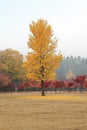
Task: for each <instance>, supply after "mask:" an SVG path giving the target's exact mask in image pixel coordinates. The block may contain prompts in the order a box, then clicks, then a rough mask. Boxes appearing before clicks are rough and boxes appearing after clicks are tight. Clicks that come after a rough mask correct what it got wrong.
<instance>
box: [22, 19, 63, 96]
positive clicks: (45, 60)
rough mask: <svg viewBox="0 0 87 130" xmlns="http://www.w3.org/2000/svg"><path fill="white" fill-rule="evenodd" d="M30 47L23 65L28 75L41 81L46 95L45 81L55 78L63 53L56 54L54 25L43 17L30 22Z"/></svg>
mask: <svg viewBox="0 0 87 130" xmlns="http://www.w3.org/2000/svg"><path fill="white" fill-rule="evenodd" d="M30 32H31V34H30V35H29V39H28V47H29V49H31V50H32V51H31V52H29V53H28V55H27V56H26V59H25V62H24V64H23V67H24V68H25V69H26V71H27V77H28V78H32V79H36V80H39V81H41V87H42V96H45V92H44V81H45V80H48V79H53V78H55V76H56V74H55V72H56V69H57V67H58V66H59V64H60V61H61V59H62V55H61V54H60V53H58V54H56V53H55V52H56V47H57V39H56V38H53V31H52V27H51V26H50V25H49V24H48V23H47V21H44V20H42V19H39V20H38V21H37V22H34V21H33V22H32V23H31V24H30Z"/></svg>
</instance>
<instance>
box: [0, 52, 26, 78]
mask: <svg viewBox="0 0 87 130" xmlns="http://www.w3.org/2000/svg"><path fill="white" fill-rule="evenodd" d="M22 63H23V55H22V54H20V53H19V52H18V51H16V50H13V49H6V50H3V51H0V71H5V72H7V73H9V75H10V77H11V79H12V80H17V79H23V78H24V76H25V74H24V70H23V68H22Z"/></svg>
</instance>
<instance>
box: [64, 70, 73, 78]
mask: <svg viewBox="0 0 87 130" xmlns="http://www.w3.org/2000/svg"><path fill="white" fill-rule="evenodd" d="M74 78H75V75H74V73H73V72H72V71H70V70H69V71H68V72H67V74H66V79H74Z"/></svg>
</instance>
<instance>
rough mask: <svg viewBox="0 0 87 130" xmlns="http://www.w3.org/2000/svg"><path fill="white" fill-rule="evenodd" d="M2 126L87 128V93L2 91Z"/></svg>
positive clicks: (6, 129) (19, 129) (8, 129)
mask: <svg viewBox="0 0 87 130" xmlns="http://www.w3.org/2000/svg"><path fill="white" fill-rule="evenodd" d="M51 95H52V96H51ZM0 130H87V93H83V94H80V93H78V94H74V93H64V94H54V93H47V96H46V97H41V96H40V93H29V92H28V93H6V94H3V93H1V94H0Z"/></svg>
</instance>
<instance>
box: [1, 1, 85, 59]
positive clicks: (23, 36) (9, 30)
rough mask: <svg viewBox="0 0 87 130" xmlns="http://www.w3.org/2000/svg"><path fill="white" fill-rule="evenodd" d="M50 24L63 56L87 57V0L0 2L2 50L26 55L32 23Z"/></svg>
mask: <svg viewBox="0 0 87 130" xmlns="http://www.w3.org/2000/svg"><path fill="white" fill-rule="evenodd" d="M39 18H42V19H44V20H47V21H48V23H49V24H51V26H52V28H53V31H54V35H55V36H56V37H57V38H58V39H59V42H58V46H59V48H58V50H60V51H61V53H62V54H63V56H65V57H66V56H71V55H72V56H81V57H85V58H86V57H87V0H0V50H3V49H6V48H13V49H16V50H18V51H20V52H21V53H22V54H24V55H26V54H27V52H28V47H27V40H28V34H29V24H30V23H31V22H32V20H34V21H37V20H38V19H39Z"/></svg>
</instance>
